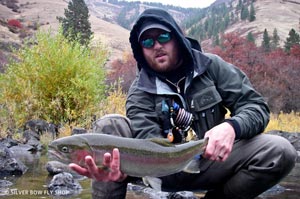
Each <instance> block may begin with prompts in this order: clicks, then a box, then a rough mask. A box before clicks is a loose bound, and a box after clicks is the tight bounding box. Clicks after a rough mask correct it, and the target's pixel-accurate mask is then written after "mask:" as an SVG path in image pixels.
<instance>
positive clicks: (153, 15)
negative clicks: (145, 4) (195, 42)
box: [129, 8, 194, 75]
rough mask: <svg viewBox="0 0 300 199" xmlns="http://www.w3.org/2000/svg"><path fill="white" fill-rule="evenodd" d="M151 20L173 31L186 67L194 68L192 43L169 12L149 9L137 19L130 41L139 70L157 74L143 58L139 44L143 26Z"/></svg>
mask: <svg viewBox="0 0 300 199" xmlns="http://www.w3.org/2000/svg"><path fill="white" fill-rule="evenodd" d="M150 20H151V21H153V22H155V23H159V24H163V25H164V26H166V27H168V28H169V29H170V30H171V32H172V34H173V35H174V36H175V37H176V38H177V40H178V42H179V46H180V48H181V49H182V53H183V56H182V57H183V58H184V66H185V67H189V68H193V65H194V59H193V53H192V48H191V42H190V41H189V39H188V38H186V37H185V36H184V34H183V32H182V30H181V29H180V27H179V25H178V24H177V23H176V21H175V20H174V18H173V17H172V16H171V15H170V14H169V13H168V12H166V11H165V10H162V9H156V8H152V9H147V10H145V11H144V12H143V13H141V15H140V17H139V18H138V19H137V21H136V22H135V24H134V26H133V28H132V30H131V32H130V37H129V41H130V44H131V48H132V52H133V56H134V58H135V59H136V61H137V64H138V69H139V70H141V69H142V68H144V69H145V70H146V71H147V72H150V73H155V72H154V71H153V70H152V69H151V68H150V67H149V66H148V64H147V62H146V60H145V58H144V56H143V51H142V48H141V46H140V44H139V43H138V37H139V32H140V29H141V26H142V24H143V23H145V22H146V21H150ZM156 75H157V74H156Z"/></svg>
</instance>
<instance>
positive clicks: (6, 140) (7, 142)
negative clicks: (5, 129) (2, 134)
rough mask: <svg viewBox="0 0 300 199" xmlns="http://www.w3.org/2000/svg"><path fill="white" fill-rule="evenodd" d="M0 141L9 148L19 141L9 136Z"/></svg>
mask: <svg viewBox="0 0 300 199" xmlns="http://www.w3.org/2000/svg"><path fill="white" fill-rule="evenodd" d="M0 143H2V144H3V145H5V146H6V147H7V148H10V147H12V146H17V145H18V144H19V142H18V141H17V140H14V139H12V138H9V137H8V138H3V139H1V140H0Z"/></svg>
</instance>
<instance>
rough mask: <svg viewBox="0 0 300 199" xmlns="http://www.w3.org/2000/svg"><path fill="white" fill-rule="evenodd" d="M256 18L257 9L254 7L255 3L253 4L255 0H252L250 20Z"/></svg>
mask: <svg viewBox="0 0 300 199" xmlns="http://www.w3.org/2000/svg"><path fill="white" fill-rule="evenodd" d="M255 19H256V17H255V9H254V5H253V2H252V3H251V6H250V13H249V21H250V22H252V21H254V20H255Z"/></svg>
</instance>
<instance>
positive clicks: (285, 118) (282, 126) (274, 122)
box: [265, 112, 300, 133]
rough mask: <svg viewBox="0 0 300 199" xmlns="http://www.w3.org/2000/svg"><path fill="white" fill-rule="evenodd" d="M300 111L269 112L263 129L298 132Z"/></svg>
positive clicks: (299, 131) (299, 130) (299, 128)
mask: <svg viewBox="0 0 300 199" xmlns="http://www.w3.org/2000/svg"><path fill="white" fill-rule="evenodd" d="M299 118H300V112H291V113H282V112H281V113H279V114H271V118H270V122H269V124H268V126H267V128H266V130H265V131H270V130H280V131H285V132H298V133H300V119H299Z"/></svg>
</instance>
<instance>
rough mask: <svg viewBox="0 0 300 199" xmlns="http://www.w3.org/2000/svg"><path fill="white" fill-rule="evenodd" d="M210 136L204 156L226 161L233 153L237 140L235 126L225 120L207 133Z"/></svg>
mask: <svg viewBox="0 0 300 199" xmlns="http://www.w3.org/2000/svg"><path fill="white" fill-rule="evenodd" d="M204 137H205V138H206V137H208V138H209V139H208V144H207V146H206V149H205V152H204V155H203V156H204V157H205V158H207V159H210V160H216V161H220V162H224V161H225V160H226V159H227V158H228V156H229V154H230V153H231V150H232V147H233V143H234V140H235V132H234V128H233V127H232V126H231V125H230V124H229V123H227V122H223V123H221V124H219V125H217V126H215V127H213V128H212V129H210V130H209V131H207V132H206V133H205V136H204Z"/></svg>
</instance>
